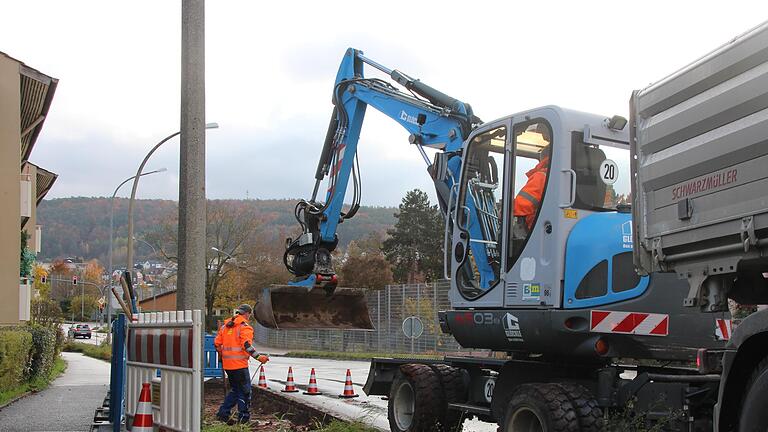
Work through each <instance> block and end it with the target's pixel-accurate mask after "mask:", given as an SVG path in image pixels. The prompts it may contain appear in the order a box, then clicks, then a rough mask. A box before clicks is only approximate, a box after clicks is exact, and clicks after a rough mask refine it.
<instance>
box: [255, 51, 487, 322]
mask: <svg viewBox="0 0 768 432" xmlns="http://www.w3.org/2000/svg"><path fill="white" fill-rule="evenodd" d="M364 65H368V66H371V67H373V68H375V69H378V70H379V71H380V72H383V73H384V74H386V75H388V76H389V78H390V79H391V81H394V82H395V83H397V84H399V85H400V86H401V88H403V89H404V90H405V91H404V90H402V89H400V88H398V87H396V86H395V85H393V83H392V82H390V81H386V80H383V79H380V78H366V77H365V76H364V73H363V72H364ZM406 91H407V93H406ZM332 101H333V106H334V108H333V114H332V116H331V120H330V123H329V125H328V130H327V133H326V137H325V141H324V143H323V148H322V151H321V154H320V160H319V161H318V165H317V169H316V172H315V185H314V189H313V192H312V196H311V198H310V199H309V200H301V201H299V202H298V203H297V205H296V207H295V216H296V220H297V222H298V223H299V225H300V226H301V229H302V233H301V235H300V236H298V237H297V238H295V239H287V241H286V251H285V254H284V263H285V265H286V268H287V269H288V270H289V271H290V272H291V273H292V274H293V275H294V276H295V278H294V280H292V281H290V282H289V283H288V285H283V286H273V287H271V288H268V289H265V291H264V295H263V298H262V301H261V302H260V303H259V306H257V313H256V317H257V319H258V320H259V322H261V323H262V324H263V325H266V326H269V327H282V328H286V325H288V326H289V327H292V328H322V327H326V328H327V327H332V328H368V326H369V324H370V320H369V319H368V317H367V314H368V310H367V306H365V305H364V292H363V291H362V290H354V289H349V288H343V289H341V288H340V289H338V290H337V289H336V287H337V284H338V278H337V276H336V272H335V270H334V266H333V260H332V255H331V253H332V252H333V250H334V249H335V248H336V246H337V245H338V236H337V234H336V231H337V229H338V225H339V224H340V223H342V222H343V221H344V220H347V219H351V218H352V217H353V216H354V215H355V213H356V212H357V211H358V209H359V207H360V197H361V187H360V173H359V167H358V165H357V146H358V141H359V139H360V132H361V130H362V126H363V121H364V119H365V112H366V109H367V107H369V106H371V107H373V108H375V109H376V110H378V111H380V112H381V113H383V114H385V115H387V116H388V117H390V118H391V119H393V120H395V121H396V122H398V123H399V124H400V125H401V126H402V127H403V128H405V129H406V131H408V133H409V137H408V141H409V142H410V143H411V144H412V145H414V146H416V148H417V149H418V150H419V152H420V153H421V155H422V157H423V158H424V160H425V162H426V163H427V165H428V171H429V173H430V175H431V176H432V178H433V180H434V181H435V187H436V190H437V195H438V199H439V202H440V207H441V209H442V210H443V211H444V212H446V211H448V208H447V207H448V205H449V203H450V202H451V201H452V200H451V196H450V195H451V193H452V190H453V189H452V187H453V184H454V183H455V182H456V181H457V180H458V175H459V168H460V167H461V148H462V144H463V142H464V140H465V139H466V138H467V137H468V135H469V133H470V132H471V131H472V129H473V128H474V127H475V126H477V125H478V124H480V123H481V122H480V120H479V119H478V118H477V117H475V116H474V114H473V113H472V108H471V107H470V106H469V104H466V103H463V102H461V101H459V100H457V99H455V98H452V97H450V96H448V95H446V94H444V93H442V92H440V91H438V90H435V89H433V88H432V87H430V86H428V85H426V84H424V83H422V82H421V81H419V80H417V79H414V78H411V77H409V76H408V75H406V74H404V73H402V72H400V71H398V70H392V69H388V68H386V67H384V66H382V65H380V64H378V63H376V62H374V61H372V60H370V59H368V58H366V57H365V56H364V55H363V53H362V52H361V51H359V50H355V49H351V48H350V49H348V50H347V52H346V53H345V55H344V58H343V60H342V62H341V65H340V67H339V71H338V74H337V76H336V82H335V85H334V87H333V95H332ZM424 147H430V148H435V149H438V150H439V152H438V153H436V156H435V161H434V162H432V161H430V160H429V157H428V156H427V153H426V152H425V150H424ZM350 180H351V183H352V186H353V195H352V202H351V206H350V207H349V208H348V209H347V210H346V211H345V210H344V198H345V196H346V193H347V188H348V185H349V183H350ZM324 181H325V183H326V186H327V187H326V189H325V191H323V192H324V194H325V196H324V197H323V198H324V199H323V200H319V199H318V198H319V197H318V195H319V194H320V193H321V191H320V187H321V185H322V183H323V182H324ZM361 297H362V299H363V301H362V302H361ZM306 305H312V306H311V308H309V309H307V307H306ZM299 307H302V308H304V310H303V311H301V312H298V311H297V309H298V308H299ZM259 309H261V311H259ZM370 328H372V326H370Z"/></svg>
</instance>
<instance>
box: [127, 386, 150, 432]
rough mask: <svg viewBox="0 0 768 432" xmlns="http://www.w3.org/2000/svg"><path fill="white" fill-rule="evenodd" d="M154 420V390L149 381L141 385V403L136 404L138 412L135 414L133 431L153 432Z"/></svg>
mask: <svg viewBox="0 0 768 432" xmlns="http://www.w3.org/2000/svg"><path fill="white" fill-rule="evenodd" d="M153 423H154V420H153V419H152V391H151V390H150V388H149V383H144V384H142V385H141V394H139V404H138V405H136V414H135V415H134V416H133V426H132V427H131V432H152V429H153Z"/></svg>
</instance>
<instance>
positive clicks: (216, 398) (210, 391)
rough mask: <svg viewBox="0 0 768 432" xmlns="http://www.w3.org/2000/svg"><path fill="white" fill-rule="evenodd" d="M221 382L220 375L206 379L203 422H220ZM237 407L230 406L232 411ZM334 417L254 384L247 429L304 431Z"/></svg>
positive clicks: (222, 392) (260, 431)
mask: <svg viewBox="0 0 768 432" xmlns="http://www.w3.org/2000/svg"><path fill="white" fill-rule="evenodd" d="M224 396H225V393H224V384H223V381H222V380H221V379H212V380H208V381H206V382H205V404H204V408H203V409H204V414H205V419H204V424H206V425H212V424H217V423H219V422H218V421H217V420H215V419H216V411H217V410H218V409H219V406H220V405H221V402H222V401H223V400H224ZM236 411H237V408H235V409H234V410H233V413H235V412H236ZM334 419H335V417H333V416H330V415H329V414H328V413H324V412H321V411H319V410H317V409H314V408H312V407H308V406H305V405H301V404H299V403H297V402H296V401H293V400H291V399H288V398H285V397H283V396H282V395H280V394H276V393H273V392H271V391H269V390H264V389H260V388H258V387H253V391H252V392H251V422H250V424H249V426H250V430H252V431H258V432H267V431H270V432H275V431H280V432H289V431H290V432H306V431H312V430H316V429H317V428H319V427H322V426H323V425H326V424H328V423H329V422H330V421H331V420H334Z"/></svg>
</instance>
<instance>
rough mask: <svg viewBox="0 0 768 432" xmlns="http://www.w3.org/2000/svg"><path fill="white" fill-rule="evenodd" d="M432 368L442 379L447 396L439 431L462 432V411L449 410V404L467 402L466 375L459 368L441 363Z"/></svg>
mask: <svg viewBox="0 0 768 432" xmlns="http://www.w3.org/2000/svg"><path fill="white" fill-rule="evenodd" d="M430 367H431V368H432V370H433V371H435V373H436V374H437V375H438V377H440V384H441V388H442V389H443V394H444V395H445V398H444V403H443V406H442V410H441V415H440V417H441V418H442V420H441V421H440V424H439V426H438V430H440V431H441V432H456V431H460V430H461V425H462V424H463V423H464V415H463V413H462V412H460V411H457V410H451V409H448V404H449V403H457V402H458V403H460V402H466V401H467V385H466V383H465V381H464V373H463V371H462V370H461V369H459V368H455V367H451V366H448V365H444V364H439V363H438V364H434V365H430Z"/></svg>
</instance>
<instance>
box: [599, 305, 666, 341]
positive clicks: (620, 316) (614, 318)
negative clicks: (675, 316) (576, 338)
mask: <svg viewBox="0 0 768 432" xmlns="http://www.w3.org/2000/svg"><path fill="white" fill-rule="evenodd" d="M590 312H591V313H590V320H589V321H590V322H589V328H590V331H592V332H595V333H619V334H634V335H642V336H667V335H669V315H666V314H655V313H644V312H617V311H601V310H593V311H590Z"/></svg>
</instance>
